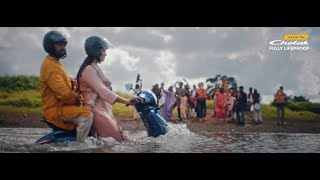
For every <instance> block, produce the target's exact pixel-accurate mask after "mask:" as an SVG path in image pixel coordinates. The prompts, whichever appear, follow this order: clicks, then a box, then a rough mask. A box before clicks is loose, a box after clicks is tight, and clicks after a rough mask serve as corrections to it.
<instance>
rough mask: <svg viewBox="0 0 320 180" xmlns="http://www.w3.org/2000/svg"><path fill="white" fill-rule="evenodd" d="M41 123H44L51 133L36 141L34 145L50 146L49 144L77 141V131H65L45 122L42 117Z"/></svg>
mask: <svg viewBox="0 0 320 180" xmlns="http://www.w3.org/2000/svg"><path fill="white" fill-rule="evenodd" d="M41 121H42V122H44V123H46V124H47V125H48V126H49V127H51V129H52V132H51V133H49V134H47V135H45V136H43V137H42V138H40V139H38V140H37V141H36V142H35V144H50V143H58V142H65V141H76V140H77V131H76V130H73V131H68V130H65V129H61V128H59V127H57V126H55V125H53V124H51V123H50V122H48V121H46V119H45V118H44V117H43V119H41Z"/></svg>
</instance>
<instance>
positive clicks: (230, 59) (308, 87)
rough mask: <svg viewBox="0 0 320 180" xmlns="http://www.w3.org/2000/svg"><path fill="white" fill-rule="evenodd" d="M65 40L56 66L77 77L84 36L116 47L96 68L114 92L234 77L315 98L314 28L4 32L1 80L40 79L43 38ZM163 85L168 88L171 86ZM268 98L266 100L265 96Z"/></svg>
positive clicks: (265, 90)
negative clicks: (298, 44)
mask: <svg viewBox="0 0 320 180" xmlns="http://www.w3.org/2000/svg"><path fill="white" fill-rule="evenodd" d="M49 30H58V31H61V32H63V33H65V34H66V35H67V36H69V39H68V40H69V43H68V44H67V53H68V57H67V58H66V59H63V60H61V63H63V64H64V66H65V67H66V69H67V70H68V72H69V74H70V75H72V76H75V75H76V74H77V71H78V70H79V67H80V65H81V63H82V62H83V61H84V59H85V57H86V54H85V51H84V42H85V40H86V38H88V37H90V36H93V35H96V36H101V37H106V38H107V39H108V40H110V42H111V43H112V44H113V45H114V48H113V49H109V50H108V51H107V58H106V61H105V62H103V63H102V64H101V67H102V68H103V70H104V71H105V72H106V74H107V76H108V77H109V78H110V80H111V81H112V82H113V86H114V88H115V89H119V90H124V84H125V83H128V82H133V81H134V80H135V78H136V75H137V74H138V73H139V74H140V75H141V77H142V79H143V83H144V87H145V88H147V89H151V87H152V85H153V84H155V83H161V82H162V81H164V82H166V85H168V86H169V85H173V83H175V82H176V81H182V79H183V78H186V79H187V80H188V82H189V84H197V83H198V82H200V81H202V82H205V80H206V79H207V78H209V77H214V76H215V75H217V74H221V75H228V76H233V77H235V78H236V80H237V81H238V84H239V85H243V86H244V87H245V90H247V89H248V88H249V87H254V88H257V89H258V91H259V92H260V93H261V94H262V95H263V96H266V97H272V95H273V93H274V92H275V91H276V89H277V88H279V86H280V85H282V86H284V87H285V90H288V92H289V93H292V94H293V95H304V96H307V97H312V100H317V99H318V100H319V91H320V71H319V68H320V61H319V57H320V41H319V39H320V28H314V27H225V28H224V27H1V28H0V42H1V43H0V72H1V74H32V75H38V74H39V70H40V65H41V63H42V60H43V59H44V57H45V56H46V53H45V52H44V50H43V47H42V41H43V37H44V35H45V33H47V32H48V31H49ZM299 33H306V34H309V39H308V42H309V44H310V50H308V51H299V52H298V51H290V52H289V51H270V50H269V42H270V41H271V40H276V39H282V38H283V36H284V35H285V34H299ZM168 86H167V87H168ZM263 99H268V98H263Z"/></svg>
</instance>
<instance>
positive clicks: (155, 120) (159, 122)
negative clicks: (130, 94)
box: [126, 74, 168, 137]
mask: <svg viewBox="0 0 320 180" xmlns="http://www.w3.org/2000/svg"><path fill="white" fill-rule="evenodd" d="M126 89H127V90H128V91H130V90H133V91H134V92H135V94H134V96H135V97H134V98H132V99H131V102H132V103H133V104H134V106H135V108H136V110H137V112H138V113H139V115H140V117H141V119H142V121H143V124H144V126H145V128H146V130H147V135H148V137H158V136H160V135H164V134H166V133H167V130H168V125H167V123H166V120H165V119H164V118H163V117H162V116H161V115H160V113H159V111H158V110H159V107H158V99H157V97H156V95H155V94H154V93H153V92H152V91H141V89H142V80H141V79H140V75H139V74H138V75H137V80H136V84H135V89H133V84H131V83H128V84H126Z"/></svg>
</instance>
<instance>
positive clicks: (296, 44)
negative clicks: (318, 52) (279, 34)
mask: <svg viewBox="0 0 320 180" xmlns="http://www.w3.org/2000/svg"><path fill="white" fill-rule="evenodd" d="M308 37H309V35H308V34H286V35H284V37H283V40H273V41H270V42H269V44H270V45H272V46H270V47H269V50H308V49H309V43H308V41H307V39H308Z"/></svg>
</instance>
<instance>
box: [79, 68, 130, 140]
mask: <svg viewBox="0 0 320 180" xmlns="http://www.w3.org/2000/svg"><path fill="white" fill-rule="evenodd" d="M79 81H80V90H81V92H82V95H83V98H84V102H85V104H86V106H88V107H90V108H91V110H92V113H93V124H92V128H91V130H92V133H93V134H94V135H97V136H98V137H113V138H114V139H115V140H116V141H123V140H127V138H126V137H125V136H124V134H123V131H122V129H121V127H120V126H119V125H118V122H117V120H116V119H115V117H114V116H113V113H112V104H113V103H114V102H115V100H116V99H117V98H118V95H117V94H115V93H114V92H112V91H111V90H110V85H111V82H110V81H109V80H108V79H107V78H106V77H105V76H104V75H103V73H102V71H101V69H100V68H99V67H98V65H97V64H94V63H92V64H91V65H88V66H87V67H86V68H85V69H84V70H83V72H82V75H81V78H80V80H79Z"/></svg>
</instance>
